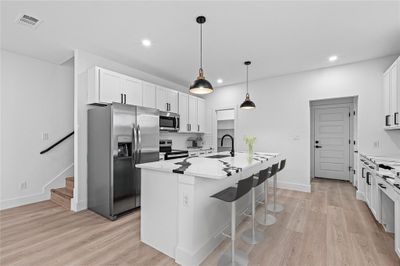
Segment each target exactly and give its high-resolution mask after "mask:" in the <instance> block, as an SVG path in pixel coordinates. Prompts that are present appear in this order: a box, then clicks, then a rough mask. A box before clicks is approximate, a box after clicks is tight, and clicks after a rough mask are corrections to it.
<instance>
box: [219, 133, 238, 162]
mask: <svg viewBox="0 0 400 266" xmlns="http://www.w3.org/2000/svg"><path fill="white" fill-rule="evenodd" d="M225 137H230V138H231V140H232V150H231V157H234V156H235V148H234V147H235V141H234V140H233V137H232V136H231V135H229V134H225V135H223V136H222V139H221V147H222V146H224V138H225Z"/></svg>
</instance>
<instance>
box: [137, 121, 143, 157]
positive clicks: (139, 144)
mask: <svg viewBox="0 0 400 266" xmlns="http://www.w3.org/2000/svg"><path fill="white" fill-rule="evenodd" d="M137 138H138V162H140V161H141V158H140V157H141V153H142V133H141V132H140V126H139V125H138V126H137Z"/></svg>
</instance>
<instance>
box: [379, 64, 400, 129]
mask: <svg viewBox="0 0 400 266" xmlns="http://www.w3.org/2000/svg"><path fill="white" fill-rule="evenodd" d="M399 73H400V57H399V58H397V60H396V61H395V62H394V63H393V64H392V65H391V66H390V67H389V69H388V70H387V71H386V72H385V73H384V74H383V101H384V102H383V106H384V116H385V117H384V119H385V120H384V122H385V124H384V125H385V129H400V117H399V112H400V74H399Z"/></svg>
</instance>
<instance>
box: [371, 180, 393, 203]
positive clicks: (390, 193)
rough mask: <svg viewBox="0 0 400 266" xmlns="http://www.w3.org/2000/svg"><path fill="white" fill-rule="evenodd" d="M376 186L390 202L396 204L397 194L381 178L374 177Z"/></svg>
mask: <svg viewBox="0 0 400 266" xmlns="http://www.w3.org/2000/svg"><path fill="white" fill-rule="evenodd" d="M376 180H377V184H378V187H379V189H380V190H382V191H383V193H385V194H386V195H387V196H388V197H389V198H390V199H391V200H393V201H394V202H396V199H397V197H398V194H397V193H396V191H394V189H393V187H392V186H391V185H389V184H388V183H387V182H386V181H385V180H384V179H383V178H382V177H380V176H376Z"/></svg>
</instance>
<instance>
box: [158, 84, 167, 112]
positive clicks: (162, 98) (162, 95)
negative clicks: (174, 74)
mask: <svg viewBox="0 0 400 266" xmlns="http://www.w3.org/2000/svg"><path fill="white" fill-rule="evenodd" d="M156 106H157V109H159V110H160V111H165V112H166V111H167V91H166V89H165V88H163V87H159V86H157V89H156Z"/></svg>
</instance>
